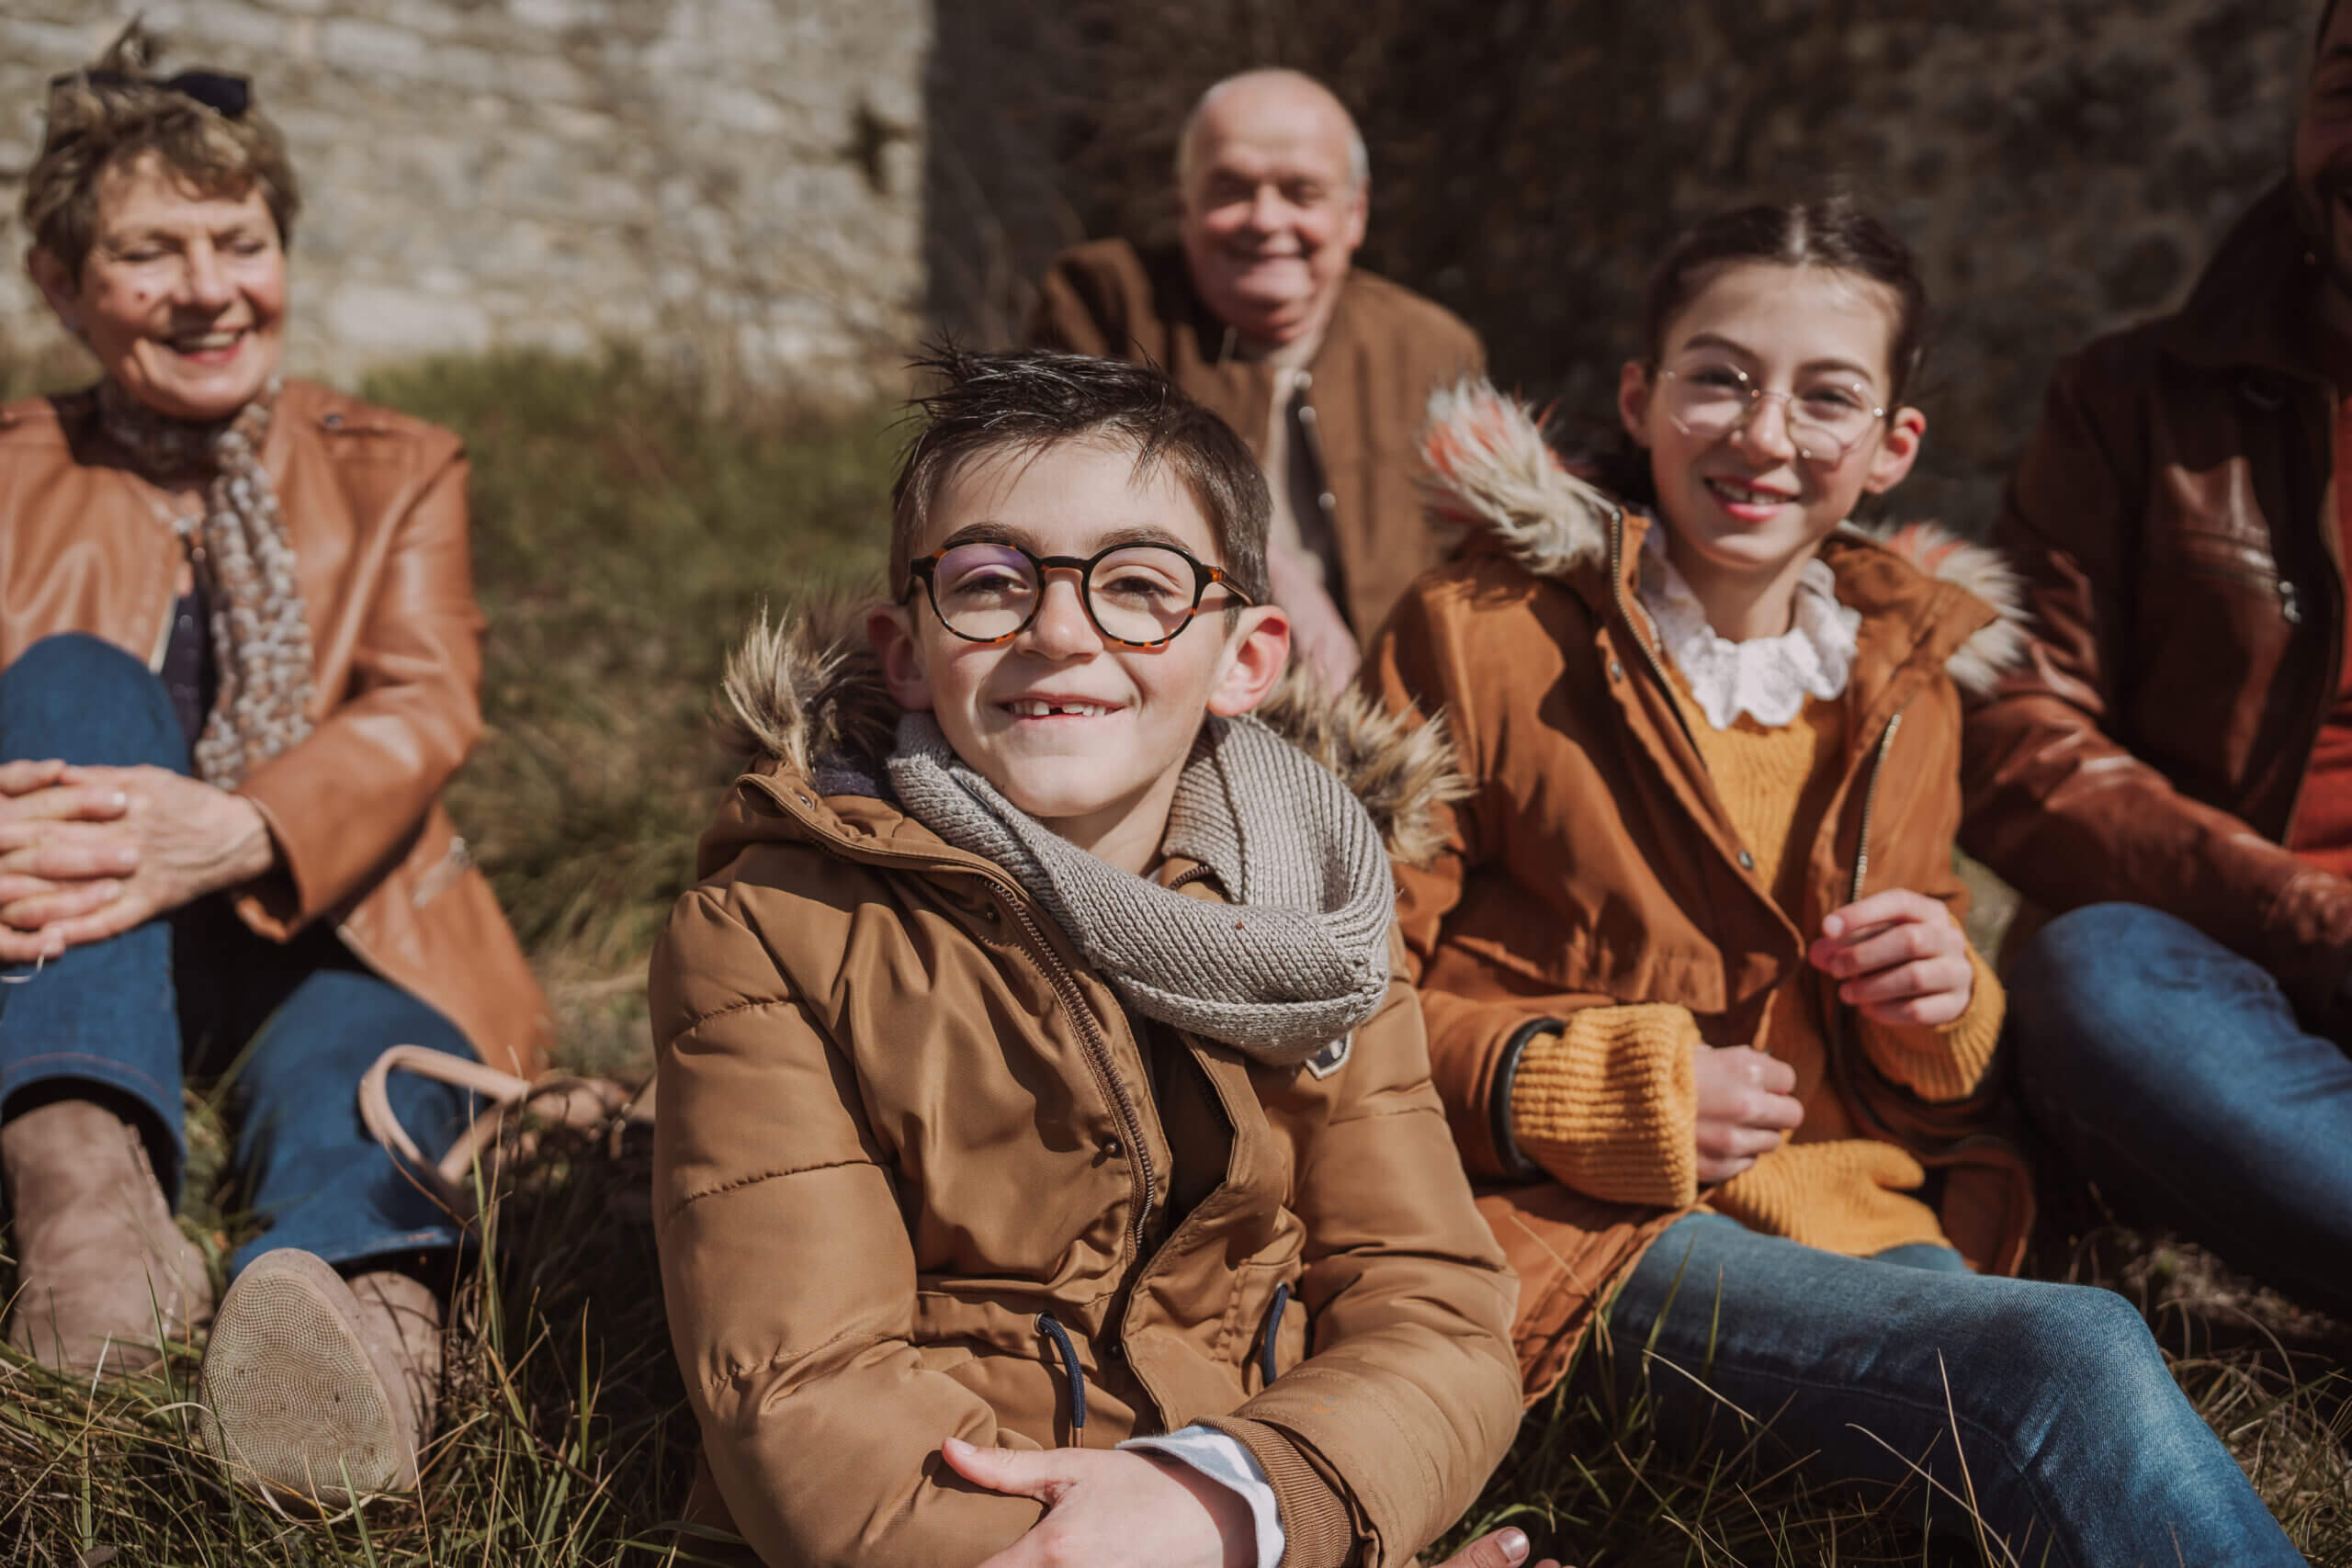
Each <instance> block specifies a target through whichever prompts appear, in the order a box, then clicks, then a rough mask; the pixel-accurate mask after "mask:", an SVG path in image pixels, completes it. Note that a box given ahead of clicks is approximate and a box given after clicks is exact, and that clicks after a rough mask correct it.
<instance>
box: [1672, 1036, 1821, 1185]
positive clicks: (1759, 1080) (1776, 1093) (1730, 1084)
mask: <svg viewBox="0 0 2352 1568" xmlns="http://www.w3.org/2000/svg"><path fill="white" fill-rule="evenodd" d="M1696 1049H1697V1051H1698V1060H1697V1062H1696V1064H1695V1067H1696V1073H1695V1076H1696V1077H1697V1078H1698V1088H1699V1116H1698V1142H1699V1180H1700V1181H1701V1182H1702V1184H1711V1183H1713V1182H1717V1181H1729V1180H1730V1179H1732V1178H1733V1177H1735V1176H1737V1175H1738V1174H1739V1173H1740V1172H1741V1171H1743V1170H1746V1169H1747V1168H1748V1167H1749V1166H1751V1165H1754V1164H1755V1163H1756V1161H1757V1158H1758V1156H1762V1155H1768V1154H1770V1153H1771V1152H1772V1151H1773V1150H1774V1149H1777V1148H1779V1147H1780V1146H1781V1144H1783V1143H1785V1142H1786V1141H1787V1139H1788V1135H1789V1134H1790V1132H1791V1131H1792V1130H1793V1129H1794V1128H1795V1127H1796V1126H1797V1125H1798V1124H1799V1123H1800V1122H1803V1121H1804V1104H1803V1103H1802V1102H1801V1101H1799V1100H1797V1099H1796V1097H1795V1096H1793V1095H1792V1094H1791V1093H1790V1092H1789V1091H1790V1090H1791V1089H1794V1088H1796V1087H1797V1072H1796V1069H1795V1068H1794V1067H1792V1066H1789V1065H1788V1064H1787V1063H1786V1062H1783V1061H1781V1059H1780V1058H1779V1057H1778V1056H1771V1055H1766V1054H1765V1053H1763V1052H1761V1051H1758V1050H1755V1049H1753V1048H1751V1047H1749V1046H1746V1045H1725V1046H1721V1047H1717V1046H1713V1045H1701V1046H1699V1047H1697V1048H1696Z"/></svg>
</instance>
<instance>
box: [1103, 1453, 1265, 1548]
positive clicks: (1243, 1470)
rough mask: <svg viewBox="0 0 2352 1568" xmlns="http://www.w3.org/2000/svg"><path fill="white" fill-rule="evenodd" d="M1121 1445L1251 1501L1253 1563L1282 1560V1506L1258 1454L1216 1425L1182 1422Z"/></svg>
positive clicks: (1244, 1500) (1249, 1502)
mask: <svg viewBox="0 0 2352 1568" xmlns="http://www.w3.org/2000/svg"><path fill="white" fill-rule="evenodd" d="M1119 1446H1120V1447H1121V1448H1123V1449H1143V1450H1148V1451H1149V1452H1152V1453H1158V1454H1166V1455H1167V1456H1168V1457H1169V1458H1170V1459H1172V1460H1177V1461H1181V1462H1182V1463H1184V1464H1187V1465H1190V1466H1191V1467H1192V1468H1193V1469H1194V1470H1196V1471H1198V1472H1200V1473H1202V1474H1203V1475H1205V1476H1207V1477H1208V1478H1209V1479H1210V1480H1211V1481H1214V1482H1216V1483H1217V1484H1218V1485H1220V1486H1222V1487H1224V1488H1225V1489H1226V1490H1227V1491H1228V1492H1231V1493H1233V1494H1234V1495H1236V1496H1238V1497H1239V1498H1240V1499H1241V1500H1242V1501H1243V1502H1245V1503H1247V1504H1249V1505H1250V1521H1251V1522H1252V1523H1253V1524H1254V1525H1255V1526H1256V1527H1257V1532H1258V1555H1257V1557H1256V1558H1255V1559H1254V1560H1253V1561H1254V1562H1256V1564H1257V1568H1275V1565H1276V1564H1277V1563H1279V1562H1282V1560H1283V1545H1284V1542H1283V1519H1282V1509H1281V1506H1280V1505H1279V1504H1277V1503H1276V1501H1275V1499H1274V1488H1273V1485H1272V1483H1271V1482H1269V1481H1268V1480H1267V1479H1266V1472H1265V1469H1264V1467H1263V1466H1261V1464H1259V1462H1258V1456H1257V1455H1256V1454H1253V1453H1251V1452H1250V1450H1249V1449H1248V1448H1247V1447H1245V1446H1244V1445H1243V1444H1242V1443H1241V1442H1240V1440H1239V1439H1238V1438H1232V1437H1228V1436H1227V1434H1225V1433H1223V1432H1220V1431H1218V1430H1217V1429H1216V1427H1181V1428H1179V1429H1178V1430H1176V1431H1173V1432H1169V1433H1167V1434H1165V1435H1163V1436H1160V1437H1157V1438H1128V1439H1127V1440H1126V1441H1125V1442H1124V1443H1121V1444H1120V1445H1119Z"/></svg>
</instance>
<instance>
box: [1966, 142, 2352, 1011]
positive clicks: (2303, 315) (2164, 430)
mask: <svg viewBox="0 0 2352 1568" xmlns="http://www.w3.org/2000/svg"><path fill="white" fill-rule="evenodd" d="M2319 281H2320V279H2319V273H2318V271H2317V269H2316V268H2315V267H2314V266H2313V265H2312V262H2311V257H2310V254H2309V252H2308V248H2307V247H2306V245H2305V243H2304V242H2303V239H2302V236H2301V232H2300V231H2299V230H2298V229H2297V227H2296V223H2295V218H2294V210H2293V206H2292V203H2291V202H2290V198H2289V194H2288V191H2287V189H2286V187H2284V186H2280V187H2278V188H2277V189H2275V190H2273V191H2271V192H2270V193H2269V194H2268V195H2267V196H2266V197H2263V199H2262V200H2261V201H2260V202H2259V203H2257V204H2256V206H2255V208H2254V209H2252V210H2251V211H2250V212H2248V213H2247V214H2246V216H2245V219H2243V220H2241V221H2240V222H2239V224H2238V226H2237V228H2236V229H2235V230H2234V231H2233V232H2232V233H2231V235H2230V236H2229V238H2228V239H2227V240H2226V241H2224V242H2223V243H2222V249H2221V251H2220V253H2219V254H2216V255H2215V257H2214V258H2213V261H2212V264H2211V265H2210V266H2209V267H2207V269H2206V272H2205V276H2204V277H2203V278H2202V279H2201V280H2199V283H2198V285H2197V288H2196V290H2195V291H2194V292H2193V293H2192V294H2191V295H2190V297H2189V299H2188V303H2187V304H2186V305H2185V306H2183V307H2182V308H2181V310H2179V311H2178V312H2177V313H2176V314H2174V315H2171V316H2168V317H2165V318H2163V319H2162V320H2159V321H2152V322H2149V323H2147V324H2145V325H2143V326H2139V327H2134V328H2132V329H2131V330H2130V331H2128V332H2122V333H2116V334H2114V335H2113V336H2111V337H2107V338H2102V339H2100V340H2099V341H2098V342H2097V343H2095V344H2091V345H2090V346H2089V347H2088V348H2086V349H2085V350H2083V351H2082V352H2081V353H2080V354H2078V355H2075V356H2074V357H2073V358H2071V359H2069V360H2067V361H2066V362H2065V363H2064V364H2063V365H2061V366H2060V367H2059V368H2058V372H2057V375H2056V377H2055V378H2054V379H2053V381H2052V385H2051V389H2050V396H2049V401H2048V404H2047V406H2046V407H2045V408H2044V409H2043V411H2042V416H2041V426H2040V427H2039V428H2038V429H2037V430H2036V431H2035V432H2034V435H2033V440H2032V442H2031V444H2030V446H2028V447H2027V449H2026V454H2025V457H2024V460H2023V461H2022V462H2021V463H2019V465H2018V470H2017V473H2016V475H2015V477H2014V478H2013V479H2011V481H2010V483H2009V487H2008V491H2007V499H2006V502H2005V503H2004V505H2003V507H2002V510H2001V516H2000V520H1999V522H1998V523H1997V524H1996V526H1995V533H1994V542H1995V543H1996V545H1997V546H1999V547H2000V548H2001V549H2002V550H2003V551H2004V552H2005V553H2006V554H2007V555H2008V556H2009V558H2011V559H2012V560H2014V561H2015V562H2016V564H2017V567H2018V571H2019V573H2020V574H2021V575H2022V576H2023V578H2024V580H2025V584H2026V591H2027V607H2028V608H2029V609H2030V611H2031V613H2032V616H2033V620H2034V623H2035V633H2036V635H2035V637H2034V640H2033V643H2032V647H2031V650H2030V658H2029V660H2028V661H2027V662H2026V663H2025V664H2024V665H2023V666H2022V667H2021V668H2019V669H2018V670H2016V671H2012V672H2011V673H2009V674H2008V675H2007V677H2006V678H2005V679H2004V680H2003V681H2002V682H2001V683H2000V686H1999V688H1998V690H1997V691H1996V693H1995V694H1994V695H1993V697H1992V700H1990V701H1989V702H1986V703H1985V704H1983V705H1979V706H1977V707H1976V708H1975V709H1974V711H1973V712H1972V714H1971V715H1970V716H1969V720H1968V730H1967V780H1966V782H1967V793H1968V817H1967V820H1966V822H1965V824H1964V826H1963V828H1962V839H1961V841H1962V844H1963V845H1964V846H1965V847H1966V848H1967V850H1968V852H1970V853H1971V854H1973V855H1975V856H1977V857H1978V858H1979V859H1981V860H1983V861H1984V862H1985V863H1986V864H1987V865H1989V866H1991V867H1992V868H1993V869H1994V870H1995V871H1996V872H1998V873H1999V874H2001V875H2002V876H2004V877H2006V878H2007V879H2008V881H2009V882H2011V883H2012V884H2014V885H2015V886H2017V888H2018V891H2019V892H2021V893H2023V894H2024V895H2025V896H2026V897H2028V898H2029V899H2031V900H2032V901H2033V902H2034V903H2035V904H2037V905H2039V906H2041V907H2042V908H2045V909H2047V910H2050V911H2052V912H2059V911H2064V910H2066V909H2070V908H2075V907H2076V906H2078V905H2083V904H2090V903H2097V902H2099V901H2102V900H2107V899H2118V900H2127V901H2130V902H2132V903H2138V904H2145V905H2150V906H2152V907H2154V908H2159V909H2164V910H2166V911H2168V912H2169V913H2171V914H2174V915H2177V916H2178V917H2180V918H2181V919H2185V920H2187V921H2188V922H2189V923H2190V924H2192V925H2194V926H2196V927H2198V928H2199V930H2201V931H2205V932H2206V933H2208V934H2209V935H2211V936H2212V937H2213V938H2214V939H2215V940H2217V941H2219V942H2222V943H2224V944H2226V945H2227V946H2229V947H2231V948H2233V949H2234V950H2235V951H2237V952H2239V953H2244V954H2245V955H2246V956H2247V957H2249V958H2252V959H2254V960H2256V962H2258V963H2260V964H2263V965H2264V966H2265V967H2267V969H2269V970H2270V971H2271V973H2273V974H2274V975H2276V976H2278V979H2279V981H2280V982H2281V983H2282V984H2283V985H2284V986H2285V987H2286V988H2287V990H2288V993H2289V994H2290V996H2292V997H2293V998H2295V1000H2296V1001H2297V1003H2298V1004H2299V1005H2300V1006H2301V1008H2302V1009H2303V1010H2304V1013H2305V1016H2306V1017H2307V1018H2310V1019H2312V1020H2313V1021H2318V1022H2322V1023H2330V1024H2335V1023H2342V1022H2344V1021H2346V1018H2345V1014H2344V1012H2343V1010H2342V1003H2341V999H2340V998H2339V996H2338V989H2339V987H2340V986H2341V985H2342V984H2343V981H2344V978H2345V974H2346V962H2347V959H2352V883H2347V882H2346V881H2344V880H2343V879H2341V878H2339V877H2336V876H2334V875H2330V874H2326V873H2324V872H2321V871H2318V870H2314V869H2312V867H2310V866H2307V865H2305V864H2304V863H2303V862H2302V861H2301V859H2300V858H2298V857H2297V856H2295V855H2294V854H2292V853H2290V852H2288V851H2287V850H2285V849H2283V848H2281V847H2280V843H2281V840H2283V839H2284V838H2285V836H2286V833H2287V829H2288V825H2289V823H2290V820H2291V819H2292V818H2293V816H2294V809H2295V799H2296V795H2297V794H2298V792H2299V791H2300V790H2301V785H2302V780H2303V773H2304V769H2305V767H2306V766H2307V765H2308V763H2309V761H2310V759H2311V750H2312V740H2313V739H2314V738H2315V737H2316V736H2317V735H2318V733H2319V727H2320V723H2321V721H2322V719H2323V718H2324V716H2326V713H2327V709H2328V707H2329V705H2330V704H2331V703H2332V701H2333V700H2334V697H2335V690H2336V686H2337V682H2338V679H2339V675H2340V672H2341V669H2340V667H2341V665H2342V662H2343V651H2344V636H2345V624H2344V617H2345V587H2344V581H2345V579H2344V563H2343V561H2342V560H2341V559H2340V558H2339V552H2340V545H2339V542H2338V530H2337V527H2336V524H2335V499H2334V497H2335V491H2334V486H2333V482H2332V479H2333V474H2332V469H2333V467H2334V464H2333V460H2332V454H2331V442H2330V434H2331V432H2332V430H2333V428H2334V421H2335V390H2334V389H2333V388H2332V386H2331V385H2330V384H2329V382H2328V380H2327V378H2326V377H2325V375H2324V373H2323V371H2322V370H2321V368H2320V365H2319V361H2318V357H2317V355H2316V352H2315V350H2314V338H2315V334H2316V332H2317V328H2316V326H2315V324H2314V321H2313V320H2312V314H2311V310H2312V303H2313V301H2314V300H2315V299H2316V297H2317V294H2318V288H2319Z"/></svg>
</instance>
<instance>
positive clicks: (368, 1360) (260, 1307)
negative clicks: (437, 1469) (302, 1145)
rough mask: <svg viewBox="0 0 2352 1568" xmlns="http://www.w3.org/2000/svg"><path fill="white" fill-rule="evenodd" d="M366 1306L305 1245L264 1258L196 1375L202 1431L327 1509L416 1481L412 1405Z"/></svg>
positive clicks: (240, 1462) (236, 1291) (218, 1327)
mask: <svg viewBox="0 0 2352 1568" xmlns="http://www.w3.org/2000/svg"><path fill="white" fill-rule="evenodd" d="M359 1311H360V1308H359V1303H358V1301H357V1299H356V1297H354V1296H353V1295H352V1293H351V1288H350V1287H349V1286H348V1285H346V1284H345V1283H344V1282H343V1280H342V1278H341V1276H339V1275H337V1274H336V1273H335V1271H334V1269H331V1268H329V1267H328V1266H327V1265H326V1264H324V1263H322V1262H321V1261H320V1260H319V1259H318V1258H314V1257H312V1256H311V1254H309V1253H307V1252H298V1251H295V1250H294V1249H292V1248H290V1247H282V1248H280V1249H278V1250H277V1251H276V1252H267V1253H264V1254H263V1255H262V1256H261V1257H259V1258H255V1259H254V1261H253V1263H252V1265H251V1266H250V1267H248V1268H247V1269H245V1271H244V1272H243V1274H241V1275H239V1276H238V1277H237V1281H236V1283H235V1284H234V1285H232V1286H231V1287H230V1289H229V1294H228V1296H227V1298H226V1299H225V1300H223V1301H222V1302H221V1303H220V1311H219V1314H218V1315H217V1316H216V1317H215V1319H214V1321H213V1325H212V1337H211V1339H210V1341H209V1343H208V1344H207V1345H206V1346H205V1350H204V1364H203V1366H202V1367H201V1368H200V1369H199V1370H198V1374H197V1384H198V1401H199V1410H198V1420H197V1425H198V1436H199V1438H201V1440H202V1441H203V1444H204V1447H205V1449H206V1450H207V1451H208V1452H209V1453H210V1454H211V1455H212V1456H213V1457H214V1458H215V1459H217V1460H219V1461H220V1462H221V1463H222V1464H224V1465H226V1466H227V1467H228V1469H229V1472H230V1473H231V1474H232V1476H234V1477H235V1478H236V1479H238V1480H239V1481H243V1482H245V1483H248V1484H259V1485H263V1486H266V1487H270V1488H273V1489H276V1490H278V1491H282V1492H288V1493H291V1494H293V1495H296V1496H299V1497H306V1498H309V1499H311V1500H312V1501H313V1502H317V1503H322V1504H325V1505H327V1506H342V1505H344V1504H345V1503H348V1502H350V1501H351V1500H352V1499H353V1498H354V1496H355V1495H368V1494H371V1493H385V1492H408V1491H413V1489H414V1488H415V1486H416V1448H415V1439H414V1437H413V1433H414V1432H415V1429H416V1417H415V1412H414V1409H413V1405H412V1404H411V1402H410V1400H409V1397H408V1394H407V1392H406V1391H405V1390H404V1389H403V1388H402V1387H401V1382H400V1378H399V1375H398V1372H397V1371H396V1370H394V1369H390V1368H387V1367H384V1366H381V1365H380V1364H379V1361H378V1359H377V1358H376V1356H375V1355H373V1354H371V1352H370V1350H369V1348H368V1344H367V1343H366V1341H365V1340H363V1339H362V1338H361V1337H360V1334H359V1330H358V1317H359Z"/></svg>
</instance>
